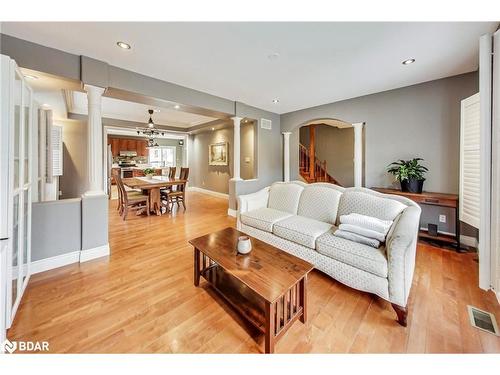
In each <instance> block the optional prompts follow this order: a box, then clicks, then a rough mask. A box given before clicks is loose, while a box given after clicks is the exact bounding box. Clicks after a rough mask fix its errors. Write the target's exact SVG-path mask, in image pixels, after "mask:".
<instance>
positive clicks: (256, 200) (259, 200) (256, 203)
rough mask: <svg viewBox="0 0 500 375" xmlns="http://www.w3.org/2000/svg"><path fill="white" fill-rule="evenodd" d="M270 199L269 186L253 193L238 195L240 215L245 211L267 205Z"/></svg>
mask: <svg viewBox="0 0 500 375" xmlns="http://www.w3.org/2000/svg"><path fill="white" fill-rule="evenodd" d="M268 200H269V186H268V187H265V188H264V189H262V190H259V191H257V192H255V193H252V194H246V195H240V196H238V217H239V215H240V214H242V213H244V212H248V211H252V210H256V209H257V208H262V207H267V201H268Z"/></svg>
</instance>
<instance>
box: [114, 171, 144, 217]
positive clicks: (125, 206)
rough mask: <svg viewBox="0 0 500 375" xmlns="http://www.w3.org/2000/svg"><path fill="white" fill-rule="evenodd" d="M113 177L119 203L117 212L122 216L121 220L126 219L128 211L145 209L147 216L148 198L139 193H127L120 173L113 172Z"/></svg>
mask: <svg viewBox="0 0 500 375" xmlns="http://www.w3.org/2000/svg"><path fill="white" fill-rule="evenodd" d="M113 177H114V178H115V181H116V186H117V187H118V199H119V202H121V203H120V207H119V209H118V210H119V213H120V215H123V220H125V219H126V218H127V215H128V211H129V209H130V210H134V211H137V210H144V209H146V214H147V215H148V216H149V196H148V195H145V194H142V192H139V191H134V190H132V191H127V190H126V189H125V185H124V183H123V180H122V178H121V176H120V172H116V171H115V172H114V175H113Z"/></svg>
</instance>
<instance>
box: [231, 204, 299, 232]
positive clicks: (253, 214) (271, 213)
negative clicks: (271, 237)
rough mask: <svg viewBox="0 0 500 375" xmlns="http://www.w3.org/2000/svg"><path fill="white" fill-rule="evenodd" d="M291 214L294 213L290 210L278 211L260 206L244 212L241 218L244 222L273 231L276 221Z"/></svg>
mask: <svg viewBox="0 0 500 375" xmlns="http://www.w3.org/2000/svg"><path fill="white" fill-rule="evenodd" d="M290 216H292V214H290V213H288V212H283V211H278V210H275V209H272V208H258V209H256V210H253V211H248V212H245V213H242V214H241V216H240V220H241V222H242V223H243V224H246V225H249V226H251V227H254V228H257V229H261V230H264V231H266V232H270V233H272V232H273V225H274V223H276V222H277V221H279V220H283V219H286V218H287V217H290Z"/></svg>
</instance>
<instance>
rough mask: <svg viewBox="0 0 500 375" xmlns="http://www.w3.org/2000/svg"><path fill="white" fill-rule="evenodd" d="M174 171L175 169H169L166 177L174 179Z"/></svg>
mask: <svg viewBox="0 0 500 375" xmlns="http://www.w3.org/2000/svg"><path fill="white" fill-rule="evenodd" d="M176 170H177V167H170V170H169V171H168V177H169V178H175V171H176Z"/></svg>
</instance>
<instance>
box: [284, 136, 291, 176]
mask: <svg viewBox="0 0 500 375" xmlns="http://www.w3.org/2000/svg"><path fill="white" fill-rule="evenodd" d="M282 134H283V168H284V171H283V181H285V182H289V181H290V134H292V133H291V132H283V133H282Z"/></svg>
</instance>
